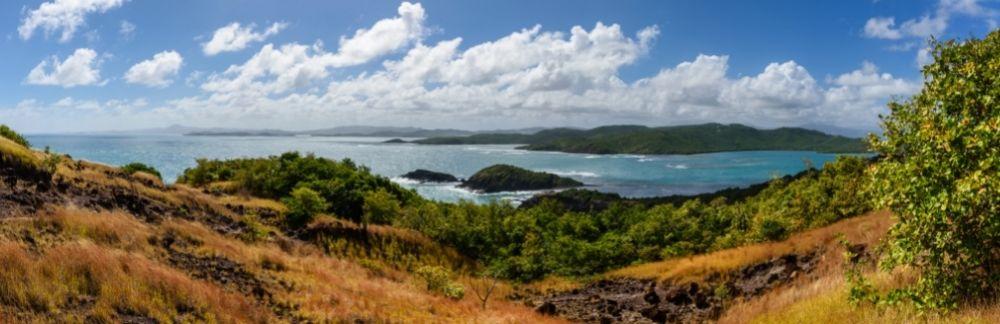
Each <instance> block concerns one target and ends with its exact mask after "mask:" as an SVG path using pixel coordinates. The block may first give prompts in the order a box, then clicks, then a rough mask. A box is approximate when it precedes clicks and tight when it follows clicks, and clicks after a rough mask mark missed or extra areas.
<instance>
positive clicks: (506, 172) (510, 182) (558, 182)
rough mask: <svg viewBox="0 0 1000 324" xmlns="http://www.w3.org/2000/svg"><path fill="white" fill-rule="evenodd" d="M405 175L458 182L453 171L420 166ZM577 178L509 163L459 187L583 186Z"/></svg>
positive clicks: (484, 190) (488, 190) (480, 173)
mask: <svg viewBox="0 0 1000 324" xmlns="http://www.w3.org/2000/svg"><path fill="white" fill-rule="evenodd" d="M402 177H403V178H406V179H410V180H415V181H420V182H459V179H458V178H457V177H455V176H453V175H451V174H447V173H443V172H437V171H430V170H424V169H417V170H414V171H412V172H409V173H406V174H404V175H402ZM582 186H584V184H583V183H582V182H579V181H577V180H574V179H571V178H566V177H560V176H558V175H555V174H551V173H547V172H536V171H531V170H527V169H524V168H520V167H516V166H513V165H507V164H497V165H492V166H489V167H486V168H484V169H482V170H479V171H478V172H476V173H475V174H473V175H472V176H471V177H469V178H468V179H465V180H463V181H461V184H460V185H459V187H461V188H466V189H471V190H475V191H478V192H482V193H496V192H504V191H520V190H547V189H564V188H575V187H582Z"/></svg>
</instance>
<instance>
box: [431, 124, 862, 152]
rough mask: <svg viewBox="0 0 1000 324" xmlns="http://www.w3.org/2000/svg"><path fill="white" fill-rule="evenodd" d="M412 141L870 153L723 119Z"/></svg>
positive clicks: (826, 138)
mask: <svg viewBox="0 0 1000 324" xmlns="http://www.w3.org/2000/svg"><path fill="white" fill-rule="evenodd" d="M411 143H417V144H427V145H459V144H524V145H523V146H519V147H518V148H519V149H525V150H532V151H557V152H567V153H587V154H698V153H712V152H725V151H816V152H826V153H862V152H867V151H868V148H867V146H866V144H865V142H864V141H863V140H861V139H858V138H850V137H845V136H838V135H829V134H826V133H823V132H820V131H816V130H811V129H805V128H795V127H783V128H776V129H757V128H753V127H750V126H746V125H741V124H729V125H723V124H718V123H710V124H700V125H687V126H667V127H646V126H637V125H620V126H604V127H598V128H594V129H589V130H581V129H572V128H554V129H547V130H542V131H539V132H537V133H534V134H509V133H508V134H475V135H468V136H449V137H432V138H426V139H421V140H415V141H412V142H411Z"/></svg>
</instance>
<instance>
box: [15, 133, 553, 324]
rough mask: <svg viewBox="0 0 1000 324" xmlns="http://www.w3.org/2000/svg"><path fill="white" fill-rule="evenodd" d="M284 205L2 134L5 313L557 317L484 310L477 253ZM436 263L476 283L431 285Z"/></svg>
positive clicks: (141, 318)
mask: <svg viewBox="0 0 1000 324" xmlns="http://www.w3.org/2000/svg"><path fill="white" fill-rule="evenodd" d="M287 212H288V209H287V207H286V206H285V205H284V204H283V203H281V202H278V201H274V200H268V199H260V198H250V197H245V196H231V195H225V194H210V193H207V190H202V189H196V188H192V187H189V186H185V185H171V186H164V185H163V184H162V182H160V180H159V179H158V178H156V177H155V176H152V175H149V174H146V173H143V172H136V173H134V174H128V173H126V172H124V171H122V170H121V169H118V168H115V167H109V166H105V165H100V164H95V163H90V162H85V161H77V160H71V159H69V158H67V157H64V156H59V155H55V154H45V153H41V152H37V151H31V150H29V149H27V148H24V147H23V146H20V145H19V144H17V143H14V142H12V141H10V140H7V139H5V138H0V264H2V267H0V318H3V319H4V320H5V321H7V320H9V321H14V322H35V321H42V322H133V323H140V322H142V323H145V322H224V323H236V322H240V323H247V322H258V323H270V322H327V321H331V322H344V321H350V322H355V321H360V322H385V321H404V322H465V321H474V322H558V320H556V319H553V318H549V317H544V316H541V315H538V314H536V313H534V312H532V311H531V309H530V308H526V307H523V306H518V305H515V304H512V303H508V302H505V301H503V299H502V298H500V297H495V298H494V299H493V300H490V303H489V306H488V307H486V308H485V309H484V308H481V306H480V302H479V301H478V300H476V298H475V297H474V294H473V293H472V292H473V291H472V288H473V287H475V283H476V282H477V281H476V280H475V279H474V277H470V275H471V273H472V272H471V271H473V269H475V268H477V267H478V266H477V265H476V262H475V261H474V260H471V259H468V258H466V257H464V256H461V255H460V254H458V253H457V252H455V251H454V250H453V249H451V248H448V247H445V246H442V245H440V244H438V243H435V242H433V241H431V240H429V239H427V238H426V237H425V236H423V235H421V234H420V233H417V232H414V231H411V230H405V229H399V228H393V227H388V226H378V225H370V226H360V225H358V224H355V223H353V222H350V221H347V220H340V219H334V218H331V217H329V216H323V215H319V216H317V219H316V220H315V221H314V222H312V223H311V224H310V225H309V226H308V227H307V228H304V229H298V230H295V231H291V230H290V228H288V227H287V226H286V225H285V223H284V222H283V221H282V217H283V216H282V215H284V214H285V213H287ZM428 266H429V267H431V268H429V269H444V270H436V271H438V272H441V271H445V272H442V273H449V272H450V273H454V275H453V277H452V278H453V279H452V280H454V281H455V282H458V283H460V284H461V285H463V286H466V287H468V290H467V292H468V293H467V294H465V295H464V297H460V298H458V299H452V298H448V297H445V296H442V295H441V294H440V293H436V292H433V291H428V290H427V282H426V280H425V279H422V278H424V277H422V276H421V275H420V274H419V273H420V272H419V271H418V270H420V269H423V267H428ZM446 278H447V277H446ZM505 287H506V285H505V284H503V285H502V287H500V289H498V293H497V295H502V294H503V292H502V291H504V290H507V288H505Z"/></svg>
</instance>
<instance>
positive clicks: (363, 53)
mask: <svg viewBox="0 0 1000 324" xmlns="http://www.w3.org/2000/svg"><path fill="white" fill-rule="evenodd" d="M397 11H398V13H399V16H398V17H395V18H388V19H382V20H379V21H378V22H376V23H375V24H374V25H373V26H372V27H371V28H369V29H359V30H357V31H356V32H355V33H354V36H353V37H351V38H347V37H341V39H340V48H339V49H338V51H337V52H336V53H331V52H327V51H326V50H325V49H324V48H323V44H322V43H321V42H317V43H316V44H313V45H311V46H308V45H301V44H298V43H291V44H285V45H282V46H275V45H273V44H267V45H264V47H263V48H261V50H260V51H258V52H257V54H255V55H254V56H253V57H252V58H250V59H249V60H248V61H247V62H245V63H243V64H241V65H233V66H230V67H229V68H228V69H227V70H226V71H225V72H224V73H222V74H214V75H211V76H209V77H208V81H207V82H206V83H205V84H203V85H202V89H203V90H206V91H211V92H216V93H230V94H231V93H232V92H235V91H243V92H250V93H257V94H270V93H284V92H287V91H289V90H292V89H296V88H303V87H306V86H308V85H310V84H312V82H314V81H316V80H319V79H323V78H326V77H327V76H328V75H329V71H328V70H329V69H330V68H340V67H347V66H355V65H360V64H364V63H367V62H369V61H371V60H372V59H375V58H378V57H380V56H384V55H386V54H389V53H392V52H395V51H398V50H400V49H402V48H403V47H405V46H407V45H409V44H411V43H414V42H416V41H418V40H420V39H421V38H422V37H423V34H424V31H425V29H426V28H425V27H424V26H423V22H424V20H425V19H426V15H425V13H424V9H423V7H422V6H421V5H420V4H411V3H409V2H403V3H402V4H400V6H399V8H398V10H397Z"/></svg>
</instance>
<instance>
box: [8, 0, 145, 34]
mask: <svg viewBox="0 0 1000 324" xmlns="http://www.w3.org/2000/svg"><path fill="white" fill-rule="evenodd" d="M125 1H126V0H55V1H51V2H44V3H42V4H41V5H39V6H38V8H36V9H34V10H31V11H29V12H27V16H26V17H24V18H23V20H22V22H21V25H20V26H19V27H18V28H17V31H18V34H20V36H21V39H24V40H28V39H31V37H32V36H33V35H34V33H35V30H36V29H42V30H43V31H44V32H45V35H46V37H48V36H49V35H51V34H53V33H55V32H58V31H60V30H61V31H62V34H61V35H60V36H59V41H60V42H67V41H69V40H71V39H73V34H75V33H76V30H77V29H78V28H79V27H80V26H82V25H84V24H86V20H85V18H86V16H87V15H88V14H91V13H103V12H106V11H108V10H111V9H114V8H117V7H120V6H121V5H122V4H124V3H125Z"/></svg>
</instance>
